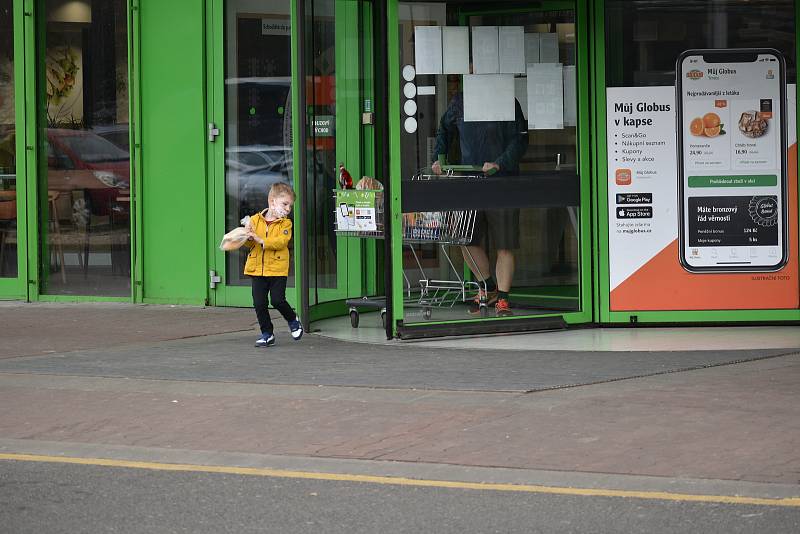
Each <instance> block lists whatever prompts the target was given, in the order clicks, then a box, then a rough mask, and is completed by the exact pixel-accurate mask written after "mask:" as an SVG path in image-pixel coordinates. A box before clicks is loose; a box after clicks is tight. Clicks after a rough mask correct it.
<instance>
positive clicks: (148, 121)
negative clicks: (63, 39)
mask: <svg viewBox="0 0 800 534" xmlns="http://www.w3.org/2000/svg"><path fill="white" fill-rule="evenodd" d="M139 17H140V19H139V22H140V33H139V46H140V49H141V69H142V70H141V85H140V98H141V100H140V103H141V112H140V113H141V119H140V120H141V144H142V146H141V158H142V184H141V203H142V217H143V220H142V227H141V230H142V235H141V241H142V258H141V260H142V266H143V280H142V282H143V291H142V296H143V300H144V301H145V302H170V303H184V304H202V303H204V302H205V300H206V297H207V288H208V272H207V256H206V243H207V236H206V213H207V210H206V143H207V140H206V128H207V126H206V120H205V100H206V96H205V45H204V30H203V28H204V23H205V3H204V2H203V1H202V0H170V1H169V2H163V1H158V0H140V3H139Z"/></svg>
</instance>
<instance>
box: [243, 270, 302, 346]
mask: <svg viewBox="0 0 800 534" xmlns="http://www.w3.org/2000/svg"><path fill="white" fill-rule="evenodd" d="M250 278H252V280H253V308H255V309H256V317H258V325H259V326H260V327H261V333H262V334H266V333H270V334H272V333H273V330H272V329H273V325H272V320H271V319H270V318H269V309H268V308H267V294H269V301H270V303H272V307H273V308H275V309H276V310H278V311H279V312H280V313H281V315H283V318H284V319H286V321H287V322H289V321H294V320H296V319H297V314H296V313H295V312H294V310H293V309H292V307H291V306H290V305H289V303H288V302H286V277H285V276H251V277H250Z"/></svg>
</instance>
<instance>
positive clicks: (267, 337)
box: [256, 334, 275, 347]
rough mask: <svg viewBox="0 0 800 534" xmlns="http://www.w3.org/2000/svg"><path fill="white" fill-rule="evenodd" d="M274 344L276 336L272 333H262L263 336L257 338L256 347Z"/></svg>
mask: <svg viewBox="0 0 800 534" xmlns="http://www.w3.org/2000/svg"><path fill="white" fill-rule="evenodd" d="M274 344H275V336H274V335H272V334H262V335H261V337H260V338H258V339H257V340H256V347H269V346H270V345H274Z"/></svg>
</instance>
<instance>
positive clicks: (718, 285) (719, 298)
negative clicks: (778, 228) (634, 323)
mask: <svg viewBox="0 0 800 534" xmlns="http://www.w3.org/2000/svg"><path fill="white" fill-rule="evenodd" d="M787 159H788V167H789V168H788V169H787V170H788V172H787V178H788V180H789V188H788V189H789V191H788V192H789V198H788V201H789V210H788V216H789V262H788V263H787V265H786V266H785V267H784V268H783V269H781V270H780V271H777V272H774V273H746V274H724V273H715V274H693V273H689V272H687V271H686V270H685V269H684V268H683V267H681V265H680V260H679V259H678V240H677V238H676V239H675V241H673V242H672V243H670V244H669V245H668V246H667V247H666V248H664V249H663V250H662V251H661V252H659V253H658V254H657V255H656V256H655V257H654V258H653V259H651V260H650V261H649V262H647V263H646V264H644V265H643V266H642V267H641V268H640V269H639V270H638V271H636V272H635V273H633V274H632V275H631V276H630V277H629V278H628V279H626V280H625V281H624V282H622V283H621V284H620V285H619V286H617V287H616V288H615V289H614V290H613V291H612V292H611V301H610V304H611V311H629V310H630V311H646V310H651V311H661V310H745V309H746V310H760V309H770V310H777V309H797V308H798V307H800V284H799V283H798V253H797V252H798V251H797V248H798V228H797V221H798V211H797V210H798V205H797V144H794V145H792V146H791V147H789V152H788V157H787Z"/></svg>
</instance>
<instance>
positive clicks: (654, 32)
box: [606, 0, 797, 87]
mask: <svg viewBox="0 0 800 534" xmlns="http://www.w3.org/2000/svg"><path fill="white" fill-rule="evenodd" d="M794 4H795V2H794V1H793V0H703V1H694V2H682V1H680V0H655V1H653V0H606V54H607V56H606V84H607V85H608V86H609V87H640V86H648V85H651V86H653V85H654V86H658V85H673V84H674V82H675V60H676V59H677V57H678V55H679V54H680V53H681V52H683V51H684V50H687V49H691V48H764V47H769V48H775V49H777V50H779V51H780V52H781V53H783V56H784V58H785V59H786V66H787V74H788V78H789V79H795V78H796V75H795V72H796V71H795V69H796V63H797V52H796V48H795V5H794Z"/></svg>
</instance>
